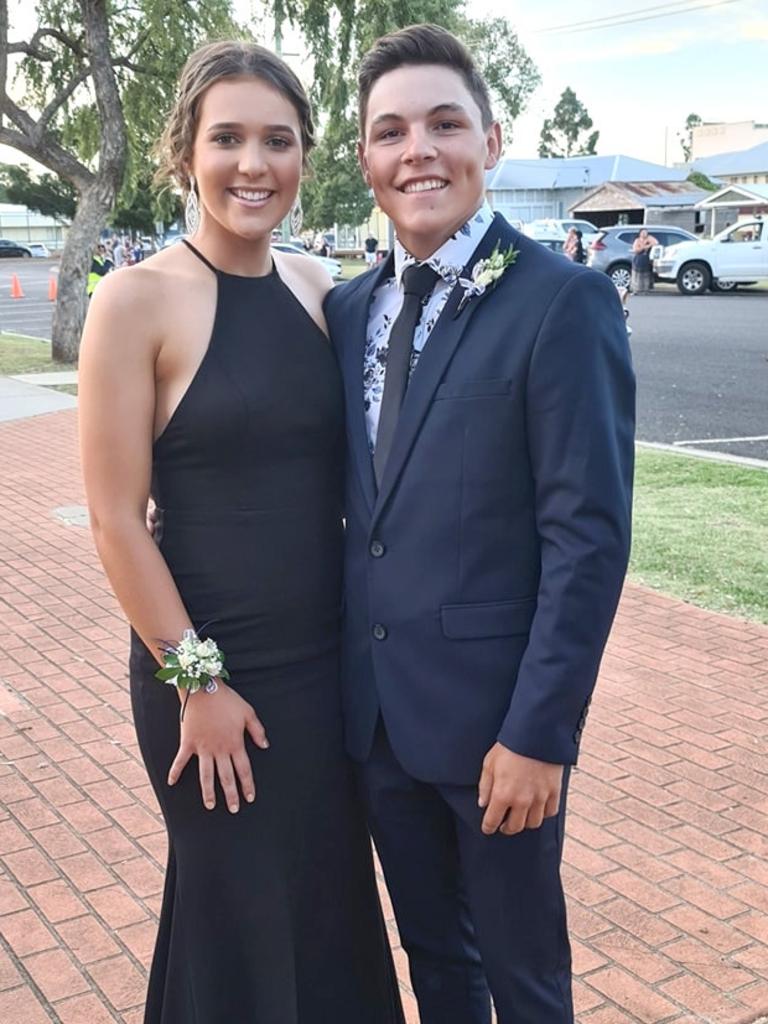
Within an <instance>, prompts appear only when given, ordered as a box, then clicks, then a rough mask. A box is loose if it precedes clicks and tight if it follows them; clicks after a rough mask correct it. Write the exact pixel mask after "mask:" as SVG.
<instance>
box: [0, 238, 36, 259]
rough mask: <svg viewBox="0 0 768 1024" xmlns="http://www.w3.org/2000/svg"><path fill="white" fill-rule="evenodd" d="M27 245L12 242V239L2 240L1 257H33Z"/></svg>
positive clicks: (0, 239) (0, 244)
mask: <svg viewBox="0 0 768 1024" xmlns="http://www.w3.org/2000/svg"><path fill="white" fill-rule="evenodd" d="M31 255H32V253H31V252H30V251H29V249H28V248H27V246H26V245H21V244H20V243H19V242H12V241H11V240H10V238H0V256H25V257H26V256H31Z"/></svg>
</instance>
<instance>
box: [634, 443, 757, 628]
mask: <svg viewBox="0 0 768 1024" xmlns="http://www.w3.org/2000/svg"><path fill="white" fill-rule="evenodd" d="M630 579H632V580H634V581H635V582H637V583H642V584H645V585H646V586H649V587H653V588H654V589H655V590H660V591H662V592H663V593H665V594H671V595H673V596H674V597H680V598H682V599H683V600H684V601H690V602H691V603H692V604H697V605H700V606H701V607H702V608H710V609H713V610H715V611H723V612H727V613H730V614H733V615H740V616H744V617H745V618H749V619H755V620H757V621H758V622H766V623H768V470H762V469H750V468H748V467H742V466H738V465H734V464H729V463H722V462H712V461H709V460H707V459H700V458H695V457H693V456H690V455H683V454H681V455H676V454H671V453H666V452H654V451H649V450H647V449H646V450H643V449H640V450H638V453H637V469H636V475H635V511H634V540H633V545H632V561H631V564H630Z"/></svg>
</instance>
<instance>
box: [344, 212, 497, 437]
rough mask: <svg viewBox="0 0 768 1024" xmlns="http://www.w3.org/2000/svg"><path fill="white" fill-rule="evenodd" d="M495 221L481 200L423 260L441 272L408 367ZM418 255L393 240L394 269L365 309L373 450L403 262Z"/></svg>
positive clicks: (365, 384) (366, 395)
mask: <svg viewBox="0 0 768 1024" xmlns="http://www.w3.org/2000/svg"><path fill="white" fill-rule="evenodd" d="M492 221H493V211H492V210H491V208H490V206H489V205H488V204H487V203H485V204H484V205H483V206H481V207H480V209H479V210H478V211H477V213H476V214H474V216H472V217H471V218H470V219H469V220H468V221H467V223H466V224H463V225H462V227H460V228H459V230H458V231H457V232H456V234H455V235H451V237H450V238H449V239H448V240H447V241H446V242H444V243H443V245H441V246H440V248H439V249H438V250H437V251H436V252H435V253H433V254H432V256H430V257H429V259H427V260H423V261H422V262H424V263H427V264H429V266H430V267H432V269H433V270H434V271H436V272H437V273H438V274H439V275H440V280H439V281H438V282H437V283H436V284H435V287H434V288H433V290H432V292H431V293H430V294H429V295H427V297H426V298H425V299H424V309H423V311H422V314H421V318H420V320H419V322H418V324H417V325H416V332H415V334H414V336H413V349H412V352H411V373H413V371H414V370H415V368H416V364H417V363H418V361H419V356H420V355H421V352H422V350H423V348H424V346H425V344H426V343H427V338H429V335H430V334H431V333H432V328H433V327H434V326H435V324H436V323H437V320H438V318H439V316H440V314H441V313H442V311H443V309H444V308H445V304H446V302H447V301H448V296H449V295H450V294H451V290H452V289H453V287H454V285H455V284H456V282H457V281H458V279H459V275H460V274H461V271H462V270H463V269H464V267H465V266H466V265H467V263H468V262H469V260H470V258H471V256H472V253H473V252H474V251H475V249H476V248H477V246H478V245H479V243H480V240H481V238H482V237H483V235H485V233H486V231H487V230H488V228H489V227H490V226H491V222H492ZM418 262H419V260H417V259H415V258H414V257H413V256H411V254H410V253H409V252H407V251H406V249H404V248H403V246H402V245H401V244H400V242H399V241H398V240H395V273H394V276H392V277H389V278H387V280H386V281H384V283H383V284H381V285H380V286H379V287H378V288H377V289H376V290H375V291H374V293H373V295H372V297H371V308H370V312H369V314H368V331H367V334H366V346H365V358H364V362H363V395H364V400H365V421H366V427H367V429H368V443H369V445H370V449H371V452H373V451H374V448H375V447H376V432H377V430H378V426H379V413H380V411H381V398H382V395H383V394H384V375H385V372H386V368H387V352H388V350H389V335H390V332H391V330H392V324H393V323H394V322H395V320H396V319H397V316H398V314H399V312H400V310H401V308H402V305H403V292H402V288H401V282H402V278H403V271H404V270H405V268H406V267H409V266H411V265H412V264H414V263H418Z"/></svg>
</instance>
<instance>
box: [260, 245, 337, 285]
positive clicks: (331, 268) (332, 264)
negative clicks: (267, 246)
mask: <svg viewBox="0 0 768 1024" xmlns="http://www.w3.org/2000/svg"><path fill="white" fill-rule="evenodd" d="M272 248H273V249H277V250H278V252H287V253H293V254H294V255H296V254H298V255H299V256H307V257H309V258H310V259H313V260H320V262H321V263H322V264H323V266H324V267H325V269H326V270H327V271H328V273H329V274H330V275H331V277H332V278H333V279H334V280H335V279H336V278H337V277H341V264H340V263H339V261H338V260H335V259H333V258H332V257H331V256H319V255H318V254H317V253H316V252H307V250H306V249H302V247H301V246H300V245H294V244H293V243H292V242H272Z"/></svg>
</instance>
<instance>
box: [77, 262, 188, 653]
mask: <svg viewBox="0 0 768 1024" xmlns="http://www.w3.org/2000/svg"><path fill="white" fill-rule="evenodd" d="M147 277H149V274H148V273H144V274H142V272H141V270H140V269H139V268H138V267H137V268H131V269H130V270H124V271H120V272H119V273H116V274H114V275H110V276H109V277H107V278H105V280H104V281H102V282H101V284H100V285H99V287H98V288H97V289H96V291H95V292H94V296H93V299H92V300H91V306H90V309H89V312H88V318H87V321H86V325H85V331H84V333H83V340H82V344H81V348H80V365H79V389H78V390H79V395H78V397H79V406H80V451H81V459H82V466H83V476H84V479H85V488H86V493H87V496H88V507H89V510H90V515H91V529H92V532H93V537H94V541H95V543H96V548H97V550H98V552H99V556H100V558H101V560H102V563H103V565H104V569H105V570H106V573H107V576H108V577H109V580H110V583H111V584H112V587H113V589H114V591H115V594H116V596H117V599H118V601H119V602H120V604H121V606H122V608H123V610H124V611H125V614H126V615H127V616H128V619H129V621H130V623H131V625H132V626H133V628H134V629H135V630H136V632H137V633H138V634H139V636H140V637H141V639H142V640H143V641H144V643H145V644H146V645H147V647H148V648H149V649H150V651H152V653H153V654H154V656H155V658H156V659H157V660H158V662H160V661H161V660H162V650H161V647H160V646H159V642H165V643H176V642H178V640H180V639H181V636H182V633H183V632H184V630H185V629H189V628H191V626H192V624H191V622H190V619H189V616H188V614H187V612H186V609H185V608H184V605H183V603H182V601H181V598H180V596H179V593H178V590H177V589H176V585H175V583H174V582H173V578H172V577H171V574H170V572H169V571H168V567H167V565H166V563H165V561H164V559H163V557H162V555H161V554H160V552H159V550H158V548H157V546H156V545H155V543H154V542H153V540H152V537H151V536H150V534H149V533H148V532H147V529H146V525H145V521H144V520H145V512H146V507H147V500H148V497H149V487H150V479H151V473H152V441H153V437H152V433H153V427H154V415H155V360H156V358H157V355H158V352H159V349H160V339H159V337H158V334H157V332H158V327H157V326H155V324H154V323H153V319H154V317H153V313H154V309H153V306H154V303H153V302H152V298H151V288H147V281H146V278H147ZM141 278H144V280H143V281H142V280H140V279H141ZM150 280H151V279H150ZM142 286H144V287H143V289H142Z"/></svg>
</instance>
